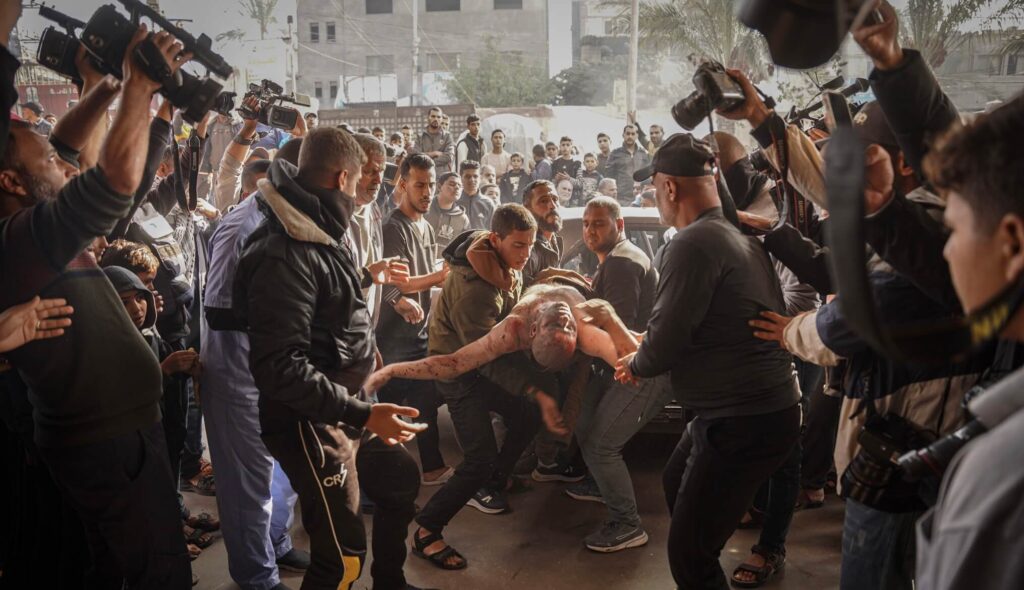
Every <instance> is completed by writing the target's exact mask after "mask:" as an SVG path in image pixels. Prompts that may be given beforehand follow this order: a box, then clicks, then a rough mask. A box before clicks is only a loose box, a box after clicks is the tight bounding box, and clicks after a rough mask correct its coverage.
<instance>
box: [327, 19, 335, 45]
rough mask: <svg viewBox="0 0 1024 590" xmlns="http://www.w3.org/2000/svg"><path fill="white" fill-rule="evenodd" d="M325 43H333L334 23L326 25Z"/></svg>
mask: <svg viewBox="0 0 1024 590" xmlns="http://www.w3.org/2000/svg"><path fill="white" fill-rule="evenodd" d="M326 26H327V42H328V43H334V23H327V25H326Z"/></svg>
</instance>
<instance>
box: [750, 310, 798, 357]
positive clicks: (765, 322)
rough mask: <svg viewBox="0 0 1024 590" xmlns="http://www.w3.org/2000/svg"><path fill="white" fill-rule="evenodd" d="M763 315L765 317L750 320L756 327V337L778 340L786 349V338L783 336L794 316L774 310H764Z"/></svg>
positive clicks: (751, 324) (753, 326) (751, 325)
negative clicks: (780, 313)
mask: <svg viewBox="0 0 1024 590" xmlns="http://www.w3.org/2000/svg"><path fill="white" fill-rule="evenodd" d="M761 317H762V318H764V319H760V320H750V322H749V324H750V327H752V328H755V330H754V337H755V338H760V339H761V340H769V341H774V342H778V343H779V346H781V347H782V348H783V349H785V350H789V349H788V348H786V340H785V339H784V338H783V337H782V334H783V332H785V330H786V326H788V325H789V323H790V322H792V321H793V318H791V317H787V316H784V315H779V314H777V313H775V312H774V311H762V312H761Z"/></svg>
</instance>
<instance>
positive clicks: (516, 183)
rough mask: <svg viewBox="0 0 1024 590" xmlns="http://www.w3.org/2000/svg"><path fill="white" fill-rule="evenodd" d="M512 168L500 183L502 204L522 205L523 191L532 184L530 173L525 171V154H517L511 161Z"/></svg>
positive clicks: (513, 155)
mask: <svg viewBox="0 0 1024 590" xmlns="http://www.w3.org/2000/svg"><path fill="white" fill-rule="evenodd" d="M510 161H511V163H512V164H511V167H510V168H509V170H508V172H506V173H505V174H504V176H502V177H501V180H500V181H498V186H499V187H500V189H501V202H502V203H503V204H504V203H522V202H523V189H524V188H526V185H528V184H530V173H529V172H527V171H526V170H523V161H524V158H523V154H521V153H519V152H515V153H514V154H512V157H511V159H510Z"/></svg>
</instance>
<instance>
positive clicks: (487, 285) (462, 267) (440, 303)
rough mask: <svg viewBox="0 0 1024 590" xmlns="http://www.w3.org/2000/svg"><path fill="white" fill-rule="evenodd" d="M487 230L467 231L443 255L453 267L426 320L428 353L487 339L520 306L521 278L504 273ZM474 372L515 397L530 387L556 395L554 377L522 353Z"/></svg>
mask: <svg viewBox="0 0 1024 590" xmlns="http://www.w3.org/2000/svg"><path fill="white" fill-rule="evenodd" d="M489 233H490V232H487V231H468V232H464V233H463V234H461V235H459V236H457V237H456V238H455V239H454V240H452V242H451V244H449V245H448V247H447V248H445V250H444V254H443V255H444V259H445V260H447V261H448V264H449V265H450V267H451V273H449V275H448V278H447V279H445V283H444V287H443V289H442V291H441V296H440V297H439V298H438V300H437V304H436V305H435V306H434V307H433V309H432V312H433V315H432V317H431V320H430V327H429V341H428V354H430V355H436V354H451V353H453V352H455V351H457V350H459V349H460V348H462V347H463V346H465V345H467V344H469V343H470V342H474V341H476V340H478V339H479V338H481V337H483V336H484V335H486V334H487V333H488V332H490V331H491V329H493V328H494V326H495V325H496V324H497V323H498V322H500V321H501V320H503V319H504V318H505V316H507V315H508V314H509V312H511V311H512V308H514V307H515V306H516V304H517V303H519V298H520V296H521V295H522V289H523V287H522V285H523V278H522V274H521V273H520V272H519V271H517V270H513V269H510V268H508V267H507V266H505V264H504V263H503V262H502V261H501V259H500V258H499V256H498V254H497V252H495V251H494V249H493V248H492V247H491V244H490V241H489V240H488V239H487V236H488V234H489ZM478 372H479V373H480V374H481V375H483V376H484V377H486V378H488V379H489V380H491V381H493V382H494V383H496V384H498V385H500V386H501V387H502V388H503V389H505V390H506V391H508V392H509V393H512V394H514V395H523V394H525V393H526V391H527V389H528V388H529V387H530V386H533V387H536V388H538V389H540V390H542V391H545V392H548V393H550V394H552V395H555V394H556V393H557V381H556V380H555V377H554V375H553V374H547V373H543V372H542V371H541V368H540V366H539V365H537V364H536V363H535V362H534V361H533V360H532V359H531V358H530V357H529V356H528V355H527V354H526V353H525V352H515V353H512V354H507V355H505V356H503V357H501V358H499V359H497V360H495V361H493V362H491V363H488V364H486V365H484V366H482V367H480V369H479V370H478Z"/></svg>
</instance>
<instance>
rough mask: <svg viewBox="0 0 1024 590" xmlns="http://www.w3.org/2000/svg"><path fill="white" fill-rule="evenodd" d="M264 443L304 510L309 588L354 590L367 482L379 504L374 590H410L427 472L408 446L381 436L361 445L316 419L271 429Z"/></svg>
mask: <svg viewBox="0 0 1024 590" xmlns="http://www.w3.org/2000/svg"><path fill="white" fill-rule="evenodd" d="M262 438H263V442H264V443H265V444H266V445H267V449H268V450H269V451H270V454H271V455H273V456H274V459H276V460H277V461H278V463H280V464H281V468H282V469H283V470H284V472H285V474H286V475H287V476H288V480H289V481H290V482H291V484H292V489H294V490H295V492H296V493H297V494H298V496H299V503H300V504H301V506H302V525H303V526H304V527H305V529H306V532H307V533H309V541H310V557H311V564H310V567H309V569H308V570H307V571H306V575H305V577H304V578H303V580H302V588H303V590H319V589H321V588H323V589H330V590H349V589H350V588H352V584H353V582H355V581H356V580H357V579H358V578H359V576H360V574H361V573H362V568H363V563H364V561H365V559H366V529H365V527H364V526H363V518H362V515H361V513H360V511H359V487H360V484H362V487H363V489H364V490H365V491H366V495H367V496H369V497H370V499H371V500H373V502H374V503H375V504H376V505H377V509H376V511H375V513H374V527H373V552H374V564H373V568H372V574H373V580H374V590H394V589H399V588H405V577H404V575H403V573H402V568H403V566H404V564H405V539H406V535H407V533H408V528H409V523H410V522H412V518H413V516H414V514H415V499H416V494H417V493H419V470H418V469H417V467H416V462H415V461H414V460H413V459H412V457H411V456H410V455H409V453H408V452H407V451H406V450H405V448H404V447H401V446H393V447H389V446H387V445H386V444H384V443H383V442H382V441H381V440H380V439H377V438H375V437H374V438H371V439H369V440H368V441H366V442H365V443H363V444H362V445H360V444H359V443H358V442H356V441H353V440H352V439H351V438H350V437H349V436H348V435H347V434H346V433H345V431H344V430H342V429H341V428H336V427H333V426H328V425H326V424H319V423H316V422H309V421H299V422H295V423H293V424H292V425H291V426H290V427H288V428H286V429H284V430H280V431H276V432H271V433H266V432H265V433H263V435H262ZM357 470H358V472H359V475H357Z"/></svg>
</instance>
